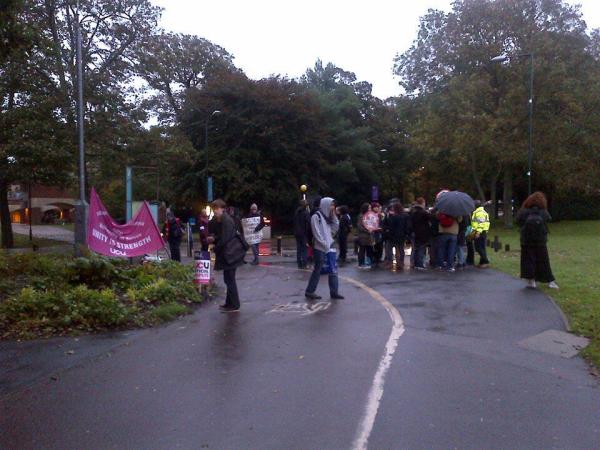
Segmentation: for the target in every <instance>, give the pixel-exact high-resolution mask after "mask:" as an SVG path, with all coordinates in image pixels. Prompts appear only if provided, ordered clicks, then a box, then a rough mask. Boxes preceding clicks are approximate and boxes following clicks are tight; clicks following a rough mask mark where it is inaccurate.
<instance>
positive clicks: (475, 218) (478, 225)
mask: <svg viewBox="0 0 600 450" xmlns="http://www.w3.org/2000/svg"><path fill="white" fill-rule="evenodd" d="M471 228H473V231H475V232H476V233H483V232H484V231H489V229H490V215H489V214H488V213H487V212H486V210H485V209H484V208H483V206H480V207H479V208H477V209H476V210H475V211H473V215H472V216H471Z"/></svg>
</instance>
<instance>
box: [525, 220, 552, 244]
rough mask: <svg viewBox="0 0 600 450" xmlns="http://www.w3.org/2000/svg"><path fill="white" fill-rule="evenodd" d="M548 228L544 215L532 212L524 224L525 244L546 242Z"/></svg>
mask: <svg viewBox="0 0 600 450" xmlns="http://www.w3.org/2000/svg"><path fill="white" fill-rule="evenodd" d="M547 235H548V230H547V229H546V223H545V222H544V219H543V218H542V216H541V215H540V214H538V213H531V214H529V215H528V216H527V219H525V223H524V224H523V240H524V242H525V244H544V243H546V236H547Z"/></svg>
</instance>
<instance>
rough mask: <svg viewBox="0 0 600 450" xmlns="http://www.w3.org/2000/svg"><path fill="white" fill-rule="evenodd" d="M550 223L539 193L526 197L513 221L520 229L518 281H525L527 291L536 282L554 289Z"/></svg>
mask: <svg viewBox="0 0 600 450" xmlns="http://www.w3.org/2000/svg"><path fill="white" fill-rule="evenodd" d="M550 220H552V218H551V217H550V213H549V212H548V202H547V200H546V196H545V195H544V194H543V193H542V192H534V193H533V194H531V195H530V196H529V197H527V199H526V200H525V201H524V202H523V206H522V207H521V209H520V210H519V212H518V213H517V219H516V221H517V224H518V225H519V227H521V278H523V279H525V280H527V283H528V287H530V288H535V287H536V281H538V282H540V283H548V287H549V288H552V289H558V284H556V281H555V278H554V275H553V273H552V268H551V267H550V256H549V255H548V226H547V223H548V222H550Z"/></svg>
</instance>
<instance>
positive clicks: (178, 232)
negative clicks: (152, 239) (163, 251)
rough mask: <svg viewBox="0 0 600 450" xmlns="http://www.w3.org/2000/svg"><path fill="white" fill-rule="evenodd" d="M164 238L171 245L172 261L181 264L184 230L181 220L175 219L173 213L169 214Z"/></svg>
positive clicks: (164, 228) (163, 230)
mask: <svg viewBox="0 0 600 450" xmlns="http://www.w3.org/2000/svg"><path fill="white" fill-rule="evenodd" d="M162 233H163V236H165V239H166V241H167V242H168V243H169V250H170V252H171V259H172V260H173V261H178V262H181V238H182V237H183V229H182V228H181V223H180V222H179V218H177V217H175V214H173V213H172V212H171V211H168V212H167V221H166V222H165V224H164V226H163V229H162Z"/></svg>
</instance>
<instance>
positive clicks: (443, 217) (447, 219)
mask: <svg viewBox="0 0 600 450" xmlns="http://www.w3.org/2000/svg"><path fill="white" fill-rule="evenodd" d="M438 220H439V221H440V225H441V226H442V227H444V228H449V227H451V226H452V224H453V223H454V218H452V217H451V216H449V215H447V214H444V213H439V214H438Z"/></svg>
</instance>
